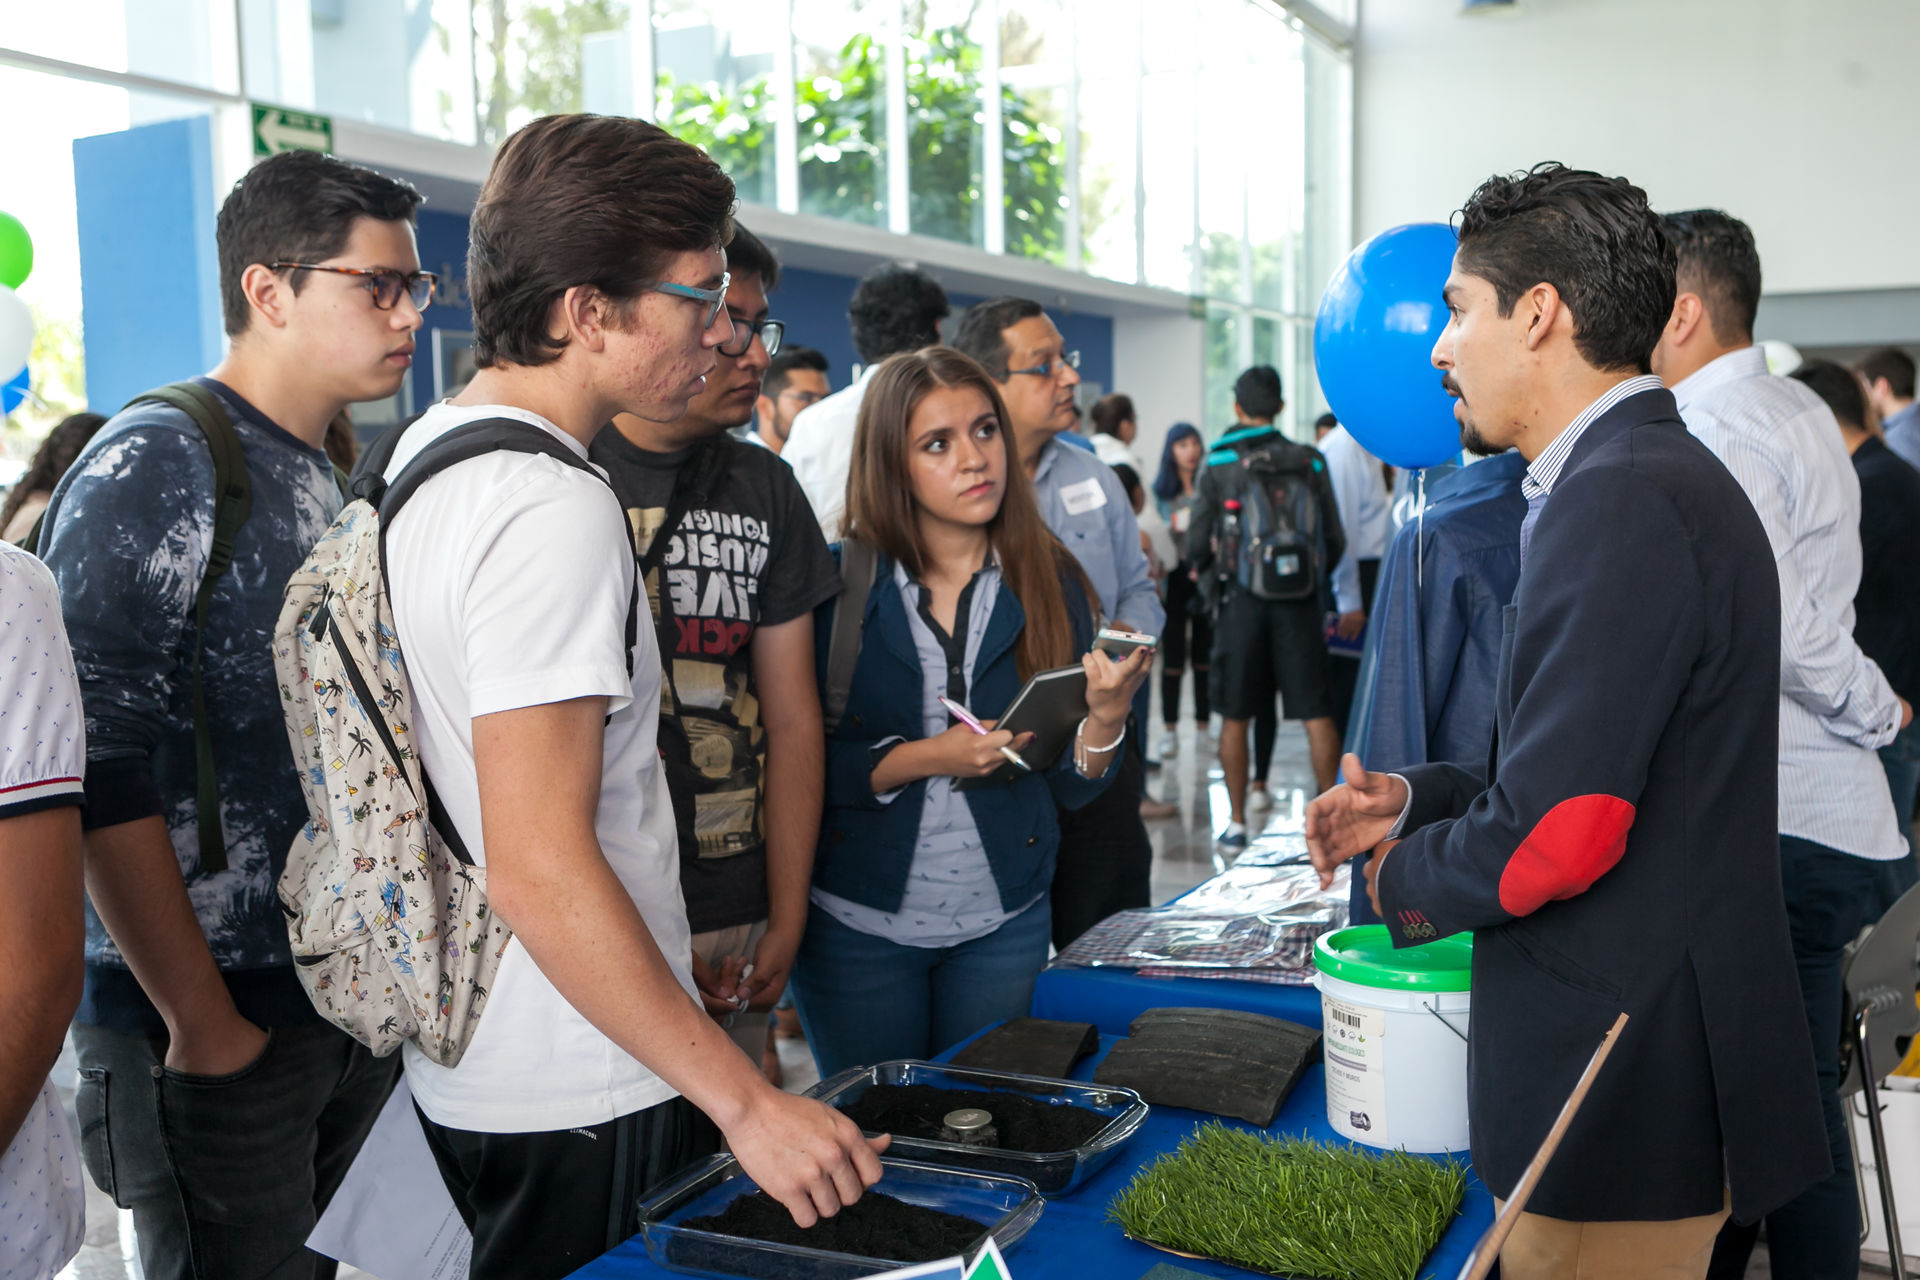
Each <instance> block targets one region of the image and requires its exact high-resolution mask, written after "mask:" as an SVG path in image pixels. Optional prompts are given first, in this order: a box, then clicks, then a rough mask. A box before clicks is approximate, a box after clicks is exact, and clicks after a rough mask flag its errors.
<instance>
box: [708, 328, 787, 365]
mask: <svg viewBox="0 0 1920 1280" xmlns="http://www.w3.org/2000/svg"><path fill="white" fill-rule="evenodd" d="M786 332H787V326H786V324H785V323H784V322H783V321H779V320H735V321H734V322H733V337H731V338H729V339H727V341H725V342H723V343H721V344H720V354H721V355H723V356H733V357H736V358H737V357H739V356H743V355H745V354H747V348H748V347H750V346H752V345H753V335H754V334H756V333H757V334H759V335H760V344H761V345H762V346H764V347H765V348H766V349H767V355H768V356H769V357H772V356H777V355H779V354H780V339H781V337H782V336H783V335H785V333H786Z"/></svg>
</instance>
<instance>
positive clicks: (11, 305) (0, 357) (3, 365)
mask: <svg viewBox="0 0 1920 1280" xmlns="http://www.w3.org/2000/svg"><path fill="white" fill-rule="evenodd" d="M32 353H33V313H32V312H31V311H28V310H27V304H26V303H24V302H22V301H21V300H20V295H19V294H17V293H15V292H14V291H13V290H11V289H9V288H7V287H6V286H5V285H0V369H21V368H25V367H26V363H27V357H28V356H29V355H31V354H32Z"/></svg>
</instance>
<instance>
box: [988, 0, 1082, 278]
mask: <svg viewBox="0 0 1920 1280" xmlns="http://www.w3.org/2000/svg"><path fill="white" fill-rule="evenodd" d="M1075 17H1076V15H1075V13H1074V11H1073V8H1072V6H1071V5H1070V4H1068V3H1067V0H1029V2H1028V3H1023V4H1019V5H1008V6H1006V7H1004V8H1003V9H1002V11H1001V17H1000V78H1001V84H1002V89H1001V107H1000V119H1001V125H1000V129H1001V134H1000V156H1001V161H1000V163H1001V172H1002V174H1003V179H1002V189H1003V191H1004V192H1005V197H1006V210H1005V213H1004V215H1003V221H1002V236H1003V240H1004V244H1005V247H1006V251H1007V252H1008V253H1011V254H1016V255H1018V256H1020V257H1025V258H1040V259H1042V260H1044V261H1047V262H1051V263H1053V264H1055V265H1056V266H1065V265H1066V262H1067V220H1068V217H1069V216H1070V211H1071V209H1072V205H1073V199H1072V195H1071V192H1072V185H1071V183H1072V179H1073V174H1072V173H1071V172H1070V171H1069V168H1068V163H1067V151H1068V139H1067V130H1068V117H1069V116H1070V115H1071V114H1072V111H1073V90H1074V77H1073V50H1074V41H1075V31H1074V25H1075V22H1074V20H1075ZM1083 234H1084V227H1083Z"/></svg>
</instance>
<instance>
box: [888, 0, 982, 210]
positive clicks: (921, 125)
mask: <svg viewBox="0 0 1920 1280" xmlns="http://www.w3.org/2000/svg"><path fill="white" fill-rule="evenodd" d="M909 13H910V18H911V19H912V20H914V26H913V28H912V29H911V30H910V31H909V32H908V33H907V48H906V64H907V120H908V125H907V173H908V176H909V179H910V182H911V186H912V191H913V196H912V202H911V208H910V212H909V216H908V226H909V227H910V228H911V229H912V230H913V231H915V232H917V233H919V234H920V235H928V236H938V237H939V238H940V239H942V240H958V241H960V242H961V243H963V244H972V245H984V244H985V243H986V216H985V215H986V203H985V190H984V188H985V184H986V133H985V123H986V117H985V106H986V103H985V94H986V91H987V84H986V69H987V68H986V61H987V59H986V49H987V46H988V43H989V41H990V40H991V38H992V35H991V32H989V31H988V30H987V29H986V26H985V18H986V7H985V6H983V5H980V4H977V3H975V2H974V0H920V2H919V3H916V4H915V5H913V6H911V8H910V10H909Z"/></svg>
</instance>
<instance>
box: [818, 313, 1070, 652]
mask: <svg viewBox="0 0 1920 1280" xmlns="http://www.w3.org/2000/svg"><path fill="white" fill-rule="evenodd" d="M939 387H973V388H975V389H976V390H978V391H979V392H980V393H981V394H982V395H984V396H985V397H986V399H987V403H988V404H989V405H990V406H992V408H993V413H994V417H995V418H997V419H998V420H999V422H1000V433H1001V434H1000V438H1001V439H1002V440H1003V441H1005V442H1006V451H1007V479H1006V493H1005V495H1004V496H1003V497H1002V498H1001V499H1000V510H998V511H997V512H995V513H994V516H993V519H992V520H990V521H988V522H987V537H988V538H989V539H990V540H991V542H992V545H993V549H994V550H995V551H996V552H998V553H999V556H1000V572H1001V575H1002V577H1003V578H1004V580H1005V582H1006V584H1007V587H1008V589H1009V590H1011V591H1012V592H1013V598H1014V599H1016V600H1018V601H1019V602H1020V607H1021V609H1022V610H1023V611H1024V612H1025V613H1026V615H1027V621H1026V625H1025V626H1023V627H1022V628H1021V629H1020V638H1019V639H1018V640H1016V641H1015V642H1014V646H1015V647H1014V657H1015V665H1016V666H1017V667H1018V668H1019V671H1020V678H1021V679H1022V680H1025V679H1028V678H1029V677H1031V676H1032V675H1033V673H1034V672H1036V671H1045V670H1047V669H1048V668H1050V667H1061V666H1066V665H1067V664H1068V663H1070V662H1072V661H1074V660H1075V659H1076V658H1078V657H1079V656H1080V655H1079V654H1077V653H1075V652H1074V644H1073V622H1072V618H1071V616H1070V615H1069V614H1068V612H1067V602H1066V598H1065V593H1064V592H1062V591H1061V589H1060V584H1061V583H1062V582H1063V581H1064V582H1074V583H1077V584H1079V587H1080V590H1081V592H1082V593H1084V595H1085V596H1086V600H1087V604H1088V606H1089V607H1090V608H1091V609H1093V610H1094V612H1096V613H1098V612H1099V609H1100V597H1099V595H1098V594H1096V593H1095V591H1094V589H1093V584H1092V583H1091V582H1089V581H1088V579H1087V573H1086V570H1084V569H1082V568H1081V567H1080V562H1079V561H1078V560H1076V559H1074V558H1073V555H1072V553H1071V552H1069V551H1068V550H1067V549H1066V547H1065V546H1063V545H1061V542H1060V540H1059V539H1058V538H1056V537H1054V536H1053V531H1052V530H1050V529H1048V528H1047V522H1046V520H1045V519H1044V518H1043V517H1042V516H1041V514H1040V504H1039V503H1038V502H1037V501H1036V500H1035V498H1034V496H1033V481H1031V480H1029V479H1028V478H1027V469H1026V468H1025V467H1023V466H1021V465H1020V458H1019V456H1018V455H1017V454H1016V453H1015V451H1014V448H1013V443H1012V437H1011V435H1010V434H1009V433H1008V431H1007V406H1006V403H1005V402H1004V401H1002V400H1001V399H1000V388H999V387H997V386H995V385H994V383H993V380H992V379H991V378H990V377H989V376H988V374H987V371H986V370H985V369H982V368H981V367H980V366H979V365H978V364H977V363H975V362H974V361H972V360H970V359H968V358H967V357H966V356H965V355H964V354H962V353H961V352H958V351H955V350H954V349H953V348H952V347H939V346H934V347H926V348H923V349H922V350H919V351H910V352H904V353H902V354H900V355H897V356H894V357H892V358H891V359H889V360H888V361H887V362H886V363H884V364H882V365H881V366H880V368H879V369H878V370H876V371H875V372H874V375H873V378H872V380H871V381H870V382H868V384H867V389H866V391H865V393H864V394H863V395H862V396H861V398H860V415H859V418H858V420H857V421H856V423H855V426H854V429H853V459H852V462H851V464H850V466H849V468H848V471H847V520H846V531H847V532H848V533H850V534H853V535H855V536H857V537H859V538H861V539H863V540H865V541H866V542H868V543H869V544H871V545H873V546H875V547H878V548H879V549H880V550H882V551H884V552H886V553H887V554H888V555H890V556H892V557H893V558H894V559H895V560H897V561H899V562H900V564H901V565H902V566H903V567H905V569H906V571H907V572H908V573H910V574H913V575H914V576H915V577H918V576H919V575H920V574H922V573H923V572H925V565H926V548H925V547H923V546H922V545H921V542H920V526H919V521H918V520H917V519H916V518H915V516H914V507H913V482H912V480H911V479H910V478H909V475H908V472H907V431H908V428H909V427H910V426H911V425H912V422H913V411H914V410H915V409H916V408H918V407H919V405H920V402H921V401H922V400H924V399H926V397H927V394H928V393H929V392H931V391H933V390H935V389H936V388H939Z"/></svg>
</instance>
